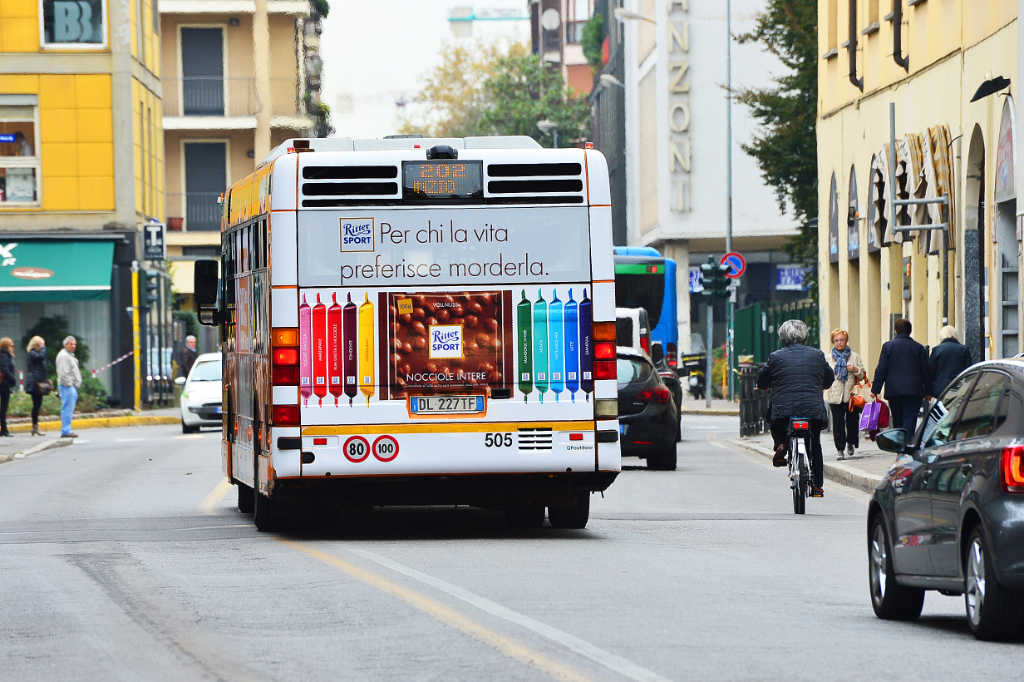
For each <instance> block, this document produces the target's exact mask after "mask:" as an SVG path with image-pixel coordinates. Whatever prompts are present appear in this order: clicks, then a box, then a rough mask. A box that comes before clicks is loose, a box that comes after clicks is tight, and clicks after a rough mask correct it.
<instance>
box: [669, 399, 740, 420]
mask: <svg viewBox="0 0 1024 682" xmlns="http://www.w3.org/2000/svg"><path fill="white" fill-rule="evenodd" d="M683 414H684V415H686V414H708V415H731V416H736V417H738V416H740V404H739V403H737V402H730V401H728V400H723V399H721V398H712V399H711V407H707V406H706V403H705V401H703V400H694V399H693V396H691V395H690V394H688V393H687V394H685V395H684V396H683Z"/></svg>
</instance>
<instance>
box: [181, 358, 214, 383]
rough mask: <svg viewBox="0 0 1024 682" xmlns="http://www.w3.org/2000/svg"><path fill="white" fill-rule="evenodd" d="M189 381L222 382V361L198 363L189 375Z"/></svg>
mask: <svg viewBox="0 0 1024 682" xmlns="http://www.w3.org/2000/svg"><path fill="white" fill-rule="evenodd" d="M188 380H189V381H220V360H207V361H206V362H197V363H196V365H195V367H193V368H192V372H191V373H190V374H189V375H188Z"/></svg>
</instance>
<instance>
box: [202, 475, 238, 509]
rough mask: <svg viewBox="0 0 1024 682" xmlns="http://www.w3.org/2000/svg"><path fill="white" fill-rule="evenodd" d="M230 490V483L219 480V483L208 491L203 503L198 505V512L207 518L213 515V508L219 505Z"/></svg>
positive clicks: (226, 480)
mask: <svg viewBox="0 0 1024 682" xmlns="http://www.w3.org/2000/svg"><path fill="white" fill-rule="evenodd" d="M230 490H231V483H229V482H228V479H226V478H222V479H220V483H218V484H217V486H216V487H215V488H214V489H213V490H211V491H210V493H209V494H208V495H207V496H206V497H204V498H203V501H202V502H200V503H199V511H200V512H202V513H203V514H206V515H207V516H209V515H211V514H213V508H214V507H216V506H217V505H218V504H220V502H221V500H223V499H224V496H225V495H227V494H228V492H229V491H230Z"/></svg>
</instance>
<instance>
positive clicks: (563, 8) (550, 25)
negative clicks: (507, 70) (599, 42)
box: [530, 0, 594, 94]
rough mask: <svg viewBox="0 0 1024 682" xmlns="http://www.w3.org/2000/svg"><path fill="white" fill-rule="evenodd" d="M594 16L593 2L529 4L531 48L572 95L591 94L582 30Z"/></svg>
mask: <svg viewBox="0 0 1024 682" xmlns="http://www.w3.org/2000/svg"><path fill="white" fill-rule="evenodd" d="M593 14H594V0H530V48H531V51H532V52H533V54H536V55H540V56H541V58H542V59H543V60H544V61H545V62H547V63H548V64H549V65H551V66H553V67H555V68H558V69H560V70H561V71H562V78H564V79H565V82H566V84H567V85H568V86H569V87H570V88H572V89H573V90H574V91H575V92H581V93H584V94H588V93H590V90H591V88H592V87H593V83H594V71H593V69H591V68H590V64H589V63H587V58H586V57H584V56H583V46H582V44H581V41H582V39H583V27H584V26H585V25H586V23H587V21H588V20H589V19H590V17H591V16H593Z"/></svg>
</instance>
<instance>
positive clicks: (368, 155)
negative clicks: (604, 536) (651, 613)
mask: <svg viewBox="0 0 1024 682" xmlns="http://www.w3.org/2000/svg"><path fill="white" fill-rule="evenodd" d="M610 203H611V200H610V194H609V187H608V170H607V165H606V163H605V160H604V157H603V156H602V155H601V154H600V153H599V152H597V151H594V150H592V149H543V148H541V147H540V146H539V145H537V143H536V142H534V141H533V140H531V139H530V138H527V137H480V138H465V139H424V138H384V139H374V140H353V139H340V138H332V139H309V140H305V139H295V140H288V141H287V142H285V143H284V144H282V145H281V146H280V147H278V148H276V149H275V150H274V151H272V152H271V154H270V155H269V156H268V158H267V159H266V160H264V161H263V162H262V163H261V165H260V166H259V167H258V168H257V169H256V171H254V172H253V173H252V174H251V175H250V176H248V177H247V178H245V179H243V180H241V181H239V182H238V183H236V184H235V185H233V186H232V187H230V188H229V189H228V190H227V192H226V193H225V195H224V217H223V221H222V246H223V248H222V258H221V264H220V271H221V272H220V278H219V281H218V279H217V273H216V270H215V269H214V268H212V267H211V266H216V263H213V262H209V263H205V264H204V263H199V264H197V269H196V297H197V304H198V305H199V312H200V318H201V320H202V321H203V322H204V323H207V324H217V325H219V326H220V329H221V339H222V349H223V354H224V363H223V367H224V381H223V385H224V396H223V410H224V432H223V433H224V436H223V444H222V452H223V456H224V465H225V470H226V473H227V475H228V478H229V480H230V481H231V482H232V483H234V484H235V485H237V486H238V506H239V508H240V509H241V510H242V511H245V512H249V511H251V512H253V513H254V516H255V522H256V525H257V527H259V528H260V529H266V528H269V527H273V526H274V525H276V524H277V523H278V522H280V521H282V520H285V519H286V518H287V515H288V514H289V513H291V511H292V510H293V509H294V503H296V502H299V501H302V500H304V499H308V498H312V497H320V498H323V497H328V498H330V499H333V500H335V501H337V502H341V503H343V504H348V503H351V504H364V505H365V504H371V505H378V504H434V503H445V504H469V505H478V506H484V507H495V508H503V509H504V510H505V512H506V516H507V518H508V520H509V522H510V523H511V524H512V525H514V526H519V527H530V526H539V525H541V524H542V523H543V520H544V512H545V509H547V511H548V517H549V520H550V522H551V525H552V526H554V527H563V528H566V527H575V528H582V527H584V526H585V525H586V523H587V519H588V516H589V505H590V503H589V500H590V495H591V493H592V492H594V491H600V490H604V489H605V488H607V487H608V486H609V485H610V484H611V482H612V481H613V480H614V479H615V477H616V475H617V473H618V472H619V470H620V466H621V465H620V452H619V443H618V434H619V428H618V422H617V418H616V417H617V414H618V402H617V389H616V380H615V377H616V358H615V291H614V286H615V284H614V278H615V273H614V262H613V256H612V225H611V207H610ZM254 491H255V494H254Z"/></svg>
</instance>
